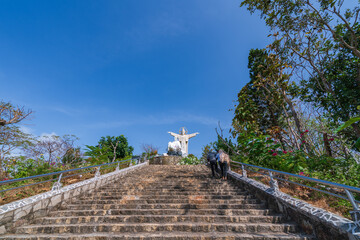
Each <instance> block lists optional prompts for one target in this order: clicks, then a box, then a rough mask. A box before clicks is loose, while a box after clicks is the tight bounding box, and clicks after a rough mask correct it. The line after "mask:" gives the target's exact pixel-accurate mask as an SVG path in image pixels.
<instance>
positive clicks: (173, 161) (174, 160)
mask: <svg viewBox="0 0 360 240" xmlns="http://www.w3.org/2000/svg"><path fill="white" fill-rule="evenodd" d="M181 159H182V157H181V156H157V157H153V158H152V159H150V160H149V164H150V165H179V163H180V160H181Z"/></svg>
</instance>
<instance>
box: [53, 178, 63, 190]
mask: <svg viewBox="0 0 360 240" xmlns="http://www.w3.org/2000/svg"><path fill="white" fill-rule="evenodd" d="M62 175H63V174H60V176H59V179H58V180H57V181H56V182H55V183H54V185H53V186H52V188H51V191H58V190H60V188H61V187H62V184H61V182H60V181H61V178H62Z"/></svg>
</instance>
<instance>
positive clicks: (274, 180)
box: [231, 161, 360, 227]
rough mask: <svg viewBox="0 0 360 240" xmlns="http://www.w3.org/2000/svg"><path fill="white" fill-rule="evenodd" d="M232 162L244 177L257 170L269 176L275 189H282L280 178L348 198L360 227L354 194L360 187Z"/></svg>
mask: <svg viewBox="0 0 360 240" xmlns="http://www.w3.org/2000/svg"><path fill="white" fill-rule="evenodd" d="M231 162H232V164H235V165H238V166H237V167H239V169H241V174H242V177H244V178H248V175H249V174H248V173H247V171H251V172H256V173H259V174H261V175H264V176H266V177H269V178H270V182H269V185H270V188H272V189H273V191H280V189H279V187H278V182H277V180H279V181H284V182H288V183H292V184H296V185H298V186H301V187H306V188H310V189H312V190H315V191H318V192H321V193H325V194H329V195H331V196H335V197H338V198H342V199H345V200H348V201H349V202H350V204H351V205H352V207H353V211H350V215H351V217H352V219H353V220H354V222H355V224H356V225H358V226H359V227H360V207H359V203H360V201H358V200H356V199H355V198H354V195H353V193H357V194H359V193H360V188H357V187H352V186H348V185H345V184H341V183H335V182H329V181H325V180H321V179H316V178H311V177H307V176H303V175H298V174H293V173H288V172H283V171H279V170H274V169H270V168H265V167H260V166H256V165H252V164H247V163H242V162H237V161H231ZM254 168H255V169H258V170H263V171H264V172H261V171H257V170H254ZM276 175H280V176H288V177H292V178H298V179H302V180H305V181H309V182H314V183H317V184H321V185H323V186H329V187H333V188H337V189H340V190H341V191H343V192H344V193H345V194H346V196H343V195H340V194H338V193H334V192H330V191H327V190H324V189H319V188H316V187H313V186H309V185H306V184H302V183H298V182H296V181H292V180H289V179H285V178H282V177H278V176H276Z"/></svg>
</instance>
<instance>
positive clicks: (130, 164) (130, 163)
mask: <svg viewBox="0 0 360 240" xmlns="http://www.w3.org/2000/svg"><path fill="white" fill-rule="evenodd" d="M131 166H132V159H130V162H129V167H131Z"/></svg>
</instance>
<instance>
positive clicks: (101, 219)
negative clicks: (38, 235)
mask: <svg viewBox="0 0 360 240" xmlns="http://www.w3.org/2000/svg"><path fill="white" fill-rule="evenodd" d="M283 221H284V219H283V217H282V216H281V215H268V216H264V215H263V216H262V215H246V216H226V215H225V216H221V215H106V216H77V217H74V216H70V217H59V216H58V217H44V218H41V219H37V220H36V221H35V222H34V223H35V224H38V225H49V224H84V223H174V222H207V223H223V222H227V223H282V222H283Z"/></svg>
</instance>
